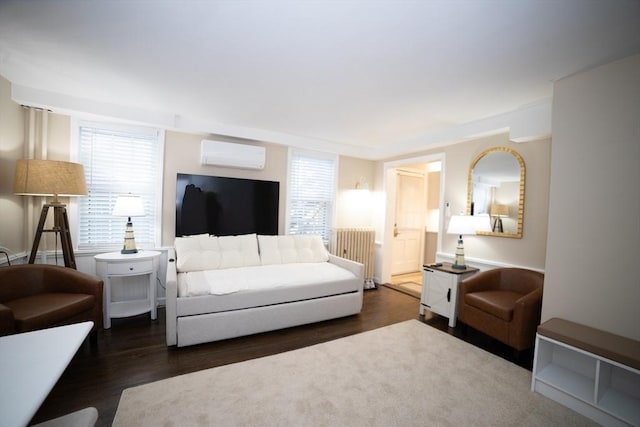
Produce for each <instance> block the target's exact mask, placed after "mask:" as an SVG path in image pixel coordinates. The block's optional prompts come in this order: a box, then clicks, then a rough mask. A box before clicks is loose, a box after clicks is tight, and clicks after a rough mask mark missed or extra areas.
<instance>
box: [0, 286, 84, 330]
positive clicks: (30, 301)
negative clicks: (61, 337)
mask: <svg viewBox="0 0 640 427" xmlns="http://www.w3.org/2000/svg"><path fill="white" fill-rule="evenodd" d="M94 304H95V298H94V296H93V295H86V294H67V293H47V294H36V295H32V296H29V297H24V298H18V299H15V300H12V301H7V302H5V303H4V305H6V306H7V307H9V308H10V309H11V311H12V312H13V317H14V319H15V325H16V331H17V332H24V331H32V330H36V329H42V328H47V327H50V326H51V325H55V324H57V323H61V322H63V321H64V320H65V319H68V318H70V317H74V316H76V315H78V314H80V313H82V312H84V311H89V310H92V309H93V306H94Z"/></svg>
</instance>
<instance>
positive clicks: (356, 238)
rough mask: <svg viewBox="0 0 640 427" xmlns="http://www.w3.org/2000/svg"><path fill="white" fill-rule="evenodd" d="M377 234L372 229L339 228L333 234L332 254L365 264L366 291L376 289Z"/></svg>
mask: <svg viewBox="0 0 640 427" xmlns="http://www.w3.org/2000/svg"><path fill="white" fill-rule="evenodd" d="M375 234H376V233H375V231H374V230H373V229H372V228H338V229H335V230H334V232H333V233H332V239H331V253H332V254H334V255H337V256H339V257H342V258H346V259H349V260H351V261H356V262H359V263H361V264H364V287H365V289H370V288H375V283H374V282H373V266H374V253H375Z"/></svg>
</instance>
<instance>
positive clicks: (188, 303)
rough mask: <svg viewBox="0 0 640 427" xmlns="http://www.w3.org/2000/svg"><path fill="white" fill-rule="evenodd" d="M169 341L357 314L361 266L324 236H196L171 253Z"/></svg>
mask: <svg viewBox="0 0 640 427" xmlns="http://www.w3.org/2000/svg"><path fill="white" fill-rule="evenodd" d="M168 258H169V262H168V266H167V281H166V317H167V345H168V346H171V345H178V346H179V347H181V346H187V345H193V344H198V343H204V342H210V341H217V340H222V339H227V338H233V337H237V336H242V335H249V334H254V333H259V332H265V331H271V330H276V329H282V328H287V327H291V326H296V325H303V324H306V323H313V322H318V321H322V320H328V319H333V318H337V317H343V316H349V315H353V314H357V313H359V312H360V310H361V309H362V292H363V285H364V268H363V265H362V264H360V263H357V262H354V261H349V260H346V259H344V258H339V257H336V256H333V255H331V254H329V253H328V252H327V250H326V249H325V247H324V245H323V243H322V240H321V239H320V237H318V236H262V235H256V234H247V235H242V236H221V237H217V236H209V235H198V236H189V237H179V238H176V240H175V248H173V249H171V250H170V251H169V257H168Z"/></svg>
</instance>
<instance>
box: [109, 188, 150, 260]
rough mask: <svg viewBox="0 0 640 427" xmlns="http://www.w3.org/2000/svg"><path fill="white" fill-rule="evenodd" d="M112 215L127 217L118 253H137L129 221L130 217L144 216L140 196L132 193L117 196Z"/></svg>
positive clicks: (131, 225)
mask: <svg viewBox="0 0 640 427" xmlns="http://www.w3.org/2000/svg"><path fill="white" fill-rule="evenodd" d="M112 215H113V216H126V217H127V218H128V219H127V226H126V228H125V231H124V245H123V247H122V250H121V251H120V253H123V254H135V253H138V249H136V239H135V237H134V236H133V223H132V222H131V217H132V216H144V205H143V204H142V197H140V196H134V195H132V194H127V195H121V196H118V199H117V200H116V206H115V207H114V208H113V212H112Z"/></svg>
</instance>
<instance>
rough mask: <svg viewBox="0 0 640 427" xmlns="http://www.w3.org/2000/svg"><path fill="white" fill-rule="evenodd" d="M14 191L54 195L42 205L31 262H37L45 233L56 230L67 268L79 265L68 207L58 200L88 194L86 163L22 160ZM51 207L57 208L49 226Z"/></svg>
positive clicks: (17, 171)
mask: <svg viewBox="0 0 640 427" xmlns="http://www.w3.org/2000/svg"><path fill="white" fill-rule="evenodd" d="M13 192H14V193H15V194H19V195H25V196H45V197H46V196H53V201H52V202H50V203H45V204H44V205H43V206H42V212H41V213H40V221H38V228H37V230H36V235H35V238H34V239H33V245H32V247H31V255H30V256H29V264H33V263H34V262H35V259H36V254H37V252H38V246H39V245H40V239H41V238H42V233H55V234H56V237H57V235H58V234H59V235H60V243H61V246H62V255H63V257H64V265H65V267H71V268H76V259H75V255H74V254H73V245H72V244H71V232H70V231H69V218H68V217H67V209H66V205H65V204H64V203H61V202H60V201H59V200H58V196H65V197H66V196H85V195H86V194H87V184H86V182H85V178H84V168H83V167H82V165H81V164H78V163H71V162H63V161H57V160H35V159H28V160H27V159H25V160H18V161H17V162H16V173H15V180H14V182H13ZM49 208H53V227H52V228H50V229H45V228H44V227H45V222H46V220H47V214H48V213H49Z"/></svg>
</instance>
